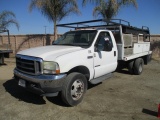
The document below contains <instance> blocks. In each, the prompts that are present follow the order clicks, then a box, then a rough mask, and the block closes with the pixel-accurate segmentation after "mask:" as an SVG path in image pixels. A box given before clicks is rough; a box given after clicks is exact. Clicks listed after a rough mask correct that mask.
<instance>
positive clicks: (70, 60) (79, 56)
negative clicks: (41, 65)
mask: <svg viewBox="0 0 160 120" xmlns="http://www.w3.org/2000/svg"><path fill="white" fill-rule="evenodd" d="M88 56H91V53H88V52H87V51H86V50H84V51H78V52H75V53H70V54H67V55H63V56H60V57H58V58H57V59H56V62H57V63H58V64H59V67H60V72H61V73H67V72H68V71H70V70H71V69H73V68H75V67H77V66H85V67H87V68H88V70H89V72H90V79H92V78H93V74H94V68H93V57H92V58H88Z"/></svg>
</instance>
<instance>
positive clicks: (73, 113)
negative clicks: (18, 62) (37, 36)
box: [0, 59, 160, 120]
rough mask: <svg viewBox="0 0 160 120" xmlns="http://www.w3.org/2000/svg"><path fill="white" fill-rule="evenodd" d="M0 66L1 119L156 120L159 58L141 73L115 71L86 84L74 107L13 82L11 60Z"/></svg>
mask: <svg viewBox="0 0 160 120" xmlns="http://www.w3.org/2000/svg"><path fill="white" fill-rule="evenodd" d="M5 61H6V64H7V65H3V66H0V119H1V120H22V119H23V120H29V119H30V120H33V119H34V120H44V119H46V120H58V119H59V120H92V119H93V120H157V117H156V116H157V110H158V104H159V103H160V92H159V91H160V61H158V60H152V62H151V63H150V64H149V65H147V66H145V67H144V71H143V73H142V75H140V76H137V75H130V74H128V72H127V71H125V70H123V71H121V72H115V73H114V77H113V78H111V79H109V80H106V81H104V82H103V83H102V84H98V85H96V86H90V87H89V90H88V91H87V93H86V95H85V97H84V100H83V101H82V103H81V104H79V105H78V106H76V107H66V106H65V104H63V102H62V101H61V99H60V98H59V97H55V98H45V97H40V96H37V95H34V94H32V93H29V92H27V91H25V90H24V89H23V88H21V87H18V86H17V84H15V82H14V80H13V79H12V77H13V69H14V67H15V61H14V59H6V60H5Z"/></svg>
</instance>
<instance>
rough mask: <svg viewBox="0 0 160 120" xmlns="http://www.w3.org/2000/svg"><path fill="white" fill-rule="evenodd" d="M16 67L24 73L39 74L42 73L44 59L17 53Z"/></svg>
mask: <svg viewBox="0 0 160 120" xmlns="http://www.w3.org/2000/svg"><path fill="white" fill-rule="evenodd" d="M16 68H17V69H18V70H19V71H21V72H24V73H28V74H32V75H38V74H41V73H42V59H41V58H36V57H30V56H24V55H16Z"/></svg>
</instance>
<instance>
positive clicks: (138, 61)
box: [134, 58, 144, 75]
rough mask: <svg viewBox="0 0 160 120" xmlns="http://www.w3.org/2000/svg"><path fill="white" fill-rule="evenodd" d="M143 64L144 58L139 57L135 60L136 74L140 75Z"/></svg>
mask: <svg viewBox="0 0 160 120" xmlns="http://www.w3.org/2000/svg"><path fill="white" fill-rule="evenodd" d="M143 65H144V61H143V59H142V58H138V59H136V60H135V63H134V74H135V75H140V74H141V73H142V71H143Z"/></svg>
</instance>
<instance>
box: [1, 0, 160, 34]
mask: <svg viewBox="0 0 160 120" xmlns="http://www.w3.org/2000/svg"><path fill="white" fill-rule="evenodd" d="M137 3H138V8H137V9H136V8H135V7H133V6H125V7H123V8H121V10H120V11H119V13H118V15H117V16H116V17H115V18H117V19H123V20H126V21H129V22H130V24H131V25H132V26H135V27H139V28H141V27H142V26H148V27H149V28H150V33H151V34H160V0H137ZM29 4H30V0H0V12H2V11H4V10H7V11H12V12H13V13H14V14H15V15H16V20H17V21H18V23H19V24H20V29H19V30H17V28H16V27H15V25H12V26H10V27H9V28H8V29H9V30H10V34H11V35H18V34H44V33H45V31H46V33H47V34H53V23H52V22H49V21H48V19H47V18H45V17H44V16H43V15H42V14H41V13H40V12H39V11H38V10H36V9H34V10H33V11H32V12H29V10H28V6H29ZM78 5H79V9H80V11H81V15H74V14H71V15H69V16H67V17H66V18H64V19H63V20H62V21H60V22H59V24H62V23H71V22H80V21H86V20H94V19H99V18H100V17H98V18H95V17H93V15H92V12H93V8H94V7H95V4H91V3H90V4H87V5H86V6H85V7H82V0H78ZM45 26H46V27H45ZM66 31H67V29H64V28H58V33H60V34H63V33H64V32H66Z"/></svg>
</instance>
